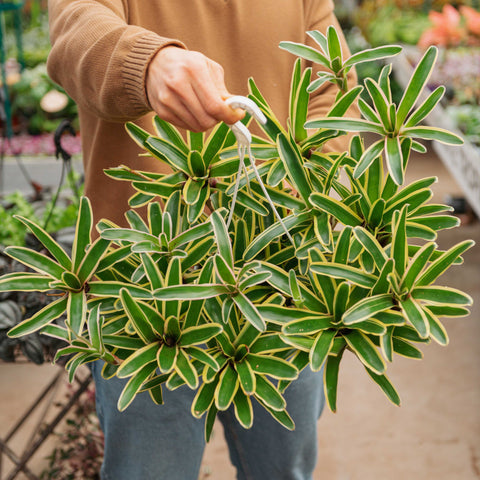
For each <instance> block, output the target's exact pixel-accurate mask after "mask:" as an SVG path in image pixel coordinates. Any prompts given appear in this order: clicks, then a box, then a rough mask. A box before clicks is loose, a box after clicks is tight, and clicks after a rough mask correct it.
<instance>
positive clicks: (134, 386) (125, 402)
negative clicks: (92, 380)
mask: <svg viewBox="0 0 480 480" xmlns="http://www.w3.org/2000/svg"><path fill="white" fill-rule="evenodd" d="M154 371H155V365H153V364H149V365H145V367H143V368H142V369H141V370H140V371H139V372H138V373H137V374H136V375H134V376H133V377H132V378H131V379H130V380H129V381H128V382H127V384H126V385H125V388H124V389H123V390H122V393H121V394H120V398H119V399H118V404H117V407H118V410H119V411H121V412H123V411H124V410H125V409H126V408H127V407H128V406H129V405H130V404H131V403H132V401H133V400H134V398H135V396H136V394H137V393H138V392H139V391H140V389H141V388H142V385H143V384H144V383H145V381H146V380H147V379H148V377H150V375H152V373H153V372H154Z"/></svg>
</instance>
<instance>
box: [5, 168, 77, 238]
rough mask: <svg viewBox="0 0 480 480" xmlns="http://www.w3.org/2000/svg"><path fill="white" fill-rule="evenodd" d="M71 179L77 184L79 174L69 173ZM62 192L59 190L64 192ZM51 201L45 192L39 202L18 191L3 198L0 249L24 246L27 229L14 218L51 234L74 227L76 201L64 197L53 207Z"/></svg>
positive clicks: (71, 196)
mask: <svg viewBox="0 0 480 480" xmlns="http://www.w3.org/2000/svg"><path fill="white" fill-rule="evenodd" d="M70 177H71V178H70V179H69V180H70V182H77V181H78V179H79V174H78V173H77V172H74V171H72V173H71V174H70ZM70 184H71V183H70ZM65 188H66V186H64V187H63V188H62V190H63V192H65ZM53 201H54V200H53V198H50V195H46V194H45V192H40V193H39V197H38V198H30V197H28V196H25V195H24V194H23V193H21V192H18V191H17V192H14V193H11V194H9V195H6V196H5V198H4V199H3V200H2V201H1V203H0V224H1V225H2V228H1V229H0V246H8V245H18V246H24V245H25V242H26V240H27V238H28V237H27V232H28V229H27V227H26V226H25V225H24V224H23V223H22V222H19V221H18V220H17V219H16V217H17V216H20V217H25V218H28V219H30V220H31V221H33V222H35V223H39V224H41V225H44V226H45V228H46V229H47V231H48V232H50V233H52V232H58V231H59V230H62V229H64V228H67V227H70V226H73V225H75V222H76V218H77V212H78V206H79V200H78V199H77V198H76V197H75V196H74V195H71V194H68V195H66V194H65V193H63V194H62V196H61V197H60V199H59V201H58V202H57V203H56V204H55V206H53ZM52 208H53V211H52ZM47 219H48V224H47V225H45V223H46V222H47Z"/></svg>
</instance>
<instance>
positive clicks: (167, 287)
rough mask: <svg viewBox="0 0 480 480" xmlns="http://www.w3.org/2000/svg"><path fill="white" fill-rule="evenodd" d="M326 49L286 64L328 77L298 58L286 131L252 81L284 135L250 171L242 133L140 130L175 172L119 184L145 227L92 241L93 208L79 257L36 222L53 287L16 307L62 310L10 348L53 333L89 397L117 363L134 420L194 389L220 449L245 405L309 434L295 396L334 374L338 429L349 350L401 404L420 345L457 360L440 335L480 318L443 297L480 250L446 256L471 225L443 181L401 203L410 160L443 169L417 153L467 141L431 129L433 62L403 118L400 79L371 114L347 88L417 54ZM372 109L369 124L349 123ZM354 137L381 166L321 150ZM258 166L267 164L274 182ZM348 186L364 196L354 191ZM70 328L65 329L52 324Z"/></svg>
mask: <svg viewBox="0 0 480 480" xmlns="http://www.w3.org/2000/svg"><path fill="white" fill-rule="evenodd" d="M309 35H310V36H311V37H312V38H313V39H314V40H315V41H316V42H317V44H318V46H319V48H318V49H314V48H311V47H307V46H305V45H303V46H302V45H299V44H293V43H289V42H283V43H282V48H285V49H287V50H289V51H291V52H293V53H295V54H300V56H302V57H305V58H308V59H309V60H313V61H316V62H318V63H319V64H320V65H322V67H323V68H329V69H330V72H327V73H322V74H320V76H319V77H318V78H317V79H315V80H313V81H312V79H311V75H312V70H311V69H306V70H305V71H302V70H301V66H300V65H301V62H300V60H297V62H296V63H295V68H294V72H293V77H292V87H291V96H290V117H289V121H288V127H287V128H286V129H285V128H284V127H283V126H282V125H281V123H280V122H279V120H278V119H277V118H276V117H275V114H274V113H273V111H272V110H271V108H270V107H269V105H268V103H267V101H266V100H265V98H264V97H263V95H262V94H261V93H260V91H259V89H258V87H257V86H256V85H255V83H254V81H253V80H252V81H250V83H249V87H250V98H251V99H252V100H254V101H255V103H256V104H257V105H258V107H259V108H260V109H261V111H262V112H263V114H264V115H265V117H266V119H267V121H266V123H265V124H264V125H262V126H261V128H262V129H263V132H264V134H265V136H266V138H263V139H262V138H259V137H254V138H253V145H252V147H251V151H249V152H248V158H246V159H245V161H246V165H245V168H242V163H241V161H240V157H241V156H242V151H241V148H238V147H237V146H235V144H234V142H235V137H234V135H233V133H232V131H231V130H230V128H229V127H228V126H227V125H225V124H220V125H218V126H217V127H216V128H215V129H214V130H213V131H212V132H211V133H210V135H209V136H208V137H207V136H205V135H204V134H199V133H192V132H190V133H188V136H187V139H186V141H185V140H184V139H183V138H182V136H181V135H180V133H179V132H178V131H177V130H176V129H175V128H174V127H173V126H171V125H169V124H168V123H166V122H164V121H162V120H161V119H159V118H156V119H155V120H154V127H155V129H156V132H157V134H156V135H151V134H149V133H148V132H146V131H144V130H142V129H141V128H139V127H137V126H135V125H134V124H128V125H127V129H128V131H129V132H130V134H131V136H132V137H133V138H134V140H135V141H136V142H137V143H138V144H139V145H140V146H141V147H142V148H143V149H145V151H146V152H148V154H149V155H152V156H153V157H155V158H157V159H158V160H159V161H161V162H164V163H166V164H168V165H169V166H170V167H171V169H172V173H170V174H158V173H153V172H141V171H137V170H134V169H132V168H130V167H126V166H120V167H118V168H112V169H109V170H108V171H107V172H106V173H107V175H109V176H110V177H113V178H115V179H118V180H121V181H127V182H130V183H131V184H132V186H133V188H134V189H135V191H136V193H135V194H134V195H133V196H132V197H131V198H130V206H131V207H132V210H129V211H128V212H126V218H127V221H128V224H129V227H128V228H120V227H118V226H117V225H114V224H113V223H111V222H109V221H108V220H102V221H101V222H99V223H98V224H97V225H96V229H97V231H98V233H99V234H100V235H99V236H98V238H97V239H96V240H92V234H93V228H94V225H93V220H92V211H91V207H90V203H89V201H88V199H86V198H83V199H82V202H81V205H80V210H79V215H78V220H77V225H76V236H75V239H74V241H73V248H72V254H71V255H68V254H67V252H65V250H64V249H63V248H62V247H61V246H60V245H59V244H58V243H57V242H56V241H55V240H54V239H53V238H52V237H51V236H50V235H48V234H47V233H46V232H45V231H44V230H43V229H42V228H40V227H38V226H37V225H35V224H34V223H32V222H30V221H28V220H26V219H24V218H21V219H20V220H21V221H22V222H23V223H24V224H25V225H26V226H27V227H28V228H29V229H30V230H31V232H32V233H33V234H34V235H35V236H36V237H37V239H38V240H39V241H40V243H41V244H42V245H43V246H44V247H45V249H46V250H47V251H48V252H49V255H41V254H39V253H37V252H34V251H32V250H30V249H27V248H21V247H9V248H8V249H7V253H8V255H10V256H11V257H12V258H14V259H16V260H17V261H19V262H22V263H24V264H25V265H27V266H28V267H29V268H31V269H33V270H34V271H35V272H37V273H17V274H10V275H4V276H3V277H2V278H1V279H0V291H18V290H20V291H27V292H35V291H37V292H49V291H52V290H54V291H57V292H59V296H58V298H57V299H56V300H55V301H54V302H52V303H51V304H49V305H48V306H46V307H45V308H43V309H42V310H41V311H39V312H37V313H36V314H34V315H33V316H32V317H31V318H29V319H27V320H25V321H23V322H22V323H21V324H20V325H18V326H16V327H14V328H13V329H12V330H11V331H10V332H9V335H10V336H11V337H12V338H17V337H21V336H23V335H26V334H29V333H32V332H36V331H41V332H42V333H44V334H47V335H50V336H53V337H56V338H59V339H62V340H64V341H66V342H68V343H69V346H68V347H66V348H65V349H62V350H61V351H59V352H58V354H57V357H60V356H61V355H62V354H69V355H73V356H72V357H71V359H70V360H69V361H68V362H67V365H66V368H67V370H68V372H69V375H70V378H71V379H72V378H73V376H74V374H75V371H76V369H77V368H78V367H79V366H80V365H82V364H85V363H88V362H91V361H94V360H97V359H103V360H105V362H106V363H105V366H104V369H103V375H104V377H105V378H110V377H113V376H115V375H116V376H117V377H119V378H127V379H128V382H127V383H126V386H125V388H124V390H123V392H122V394H121V396H120V398H119V401H118V407H119V409H120V410H123V409H125V408H127V407H128V405H129V404H130V403H131V402H132V401H133V399H134V397H135V395H136V394H137V393H138V392H140V391H148V392H149V393H150V395H151V397H152V399H153V400H154V401H155V402H157V403H162V385H165V386H166V387H167V388H169V389H175V388H177V387H179V386H181V385H183V384H187V385H188V387H190V388H191V389H194V390H197V394H196V396H195V399H194V401H193V404H192V414H193V415H194V416H195V417H198V418H200V417H201V416H203V415H205V414H206V417H207V418H206V422H205V428H206V438H207V439H208V438H209V437H210V434H211V430H212V426H213V422H214V420H215V417H216V415H217V412H218V411H219V410H220V411H222V410H226V409H227V408H229V407H230V406H231V405H233V406H234V410H235V415H236V418H237V420H238V421H239V422H240V423H241V424H242V425H243V426H244V427H245V428H249V427H250V426H251V425H252V423H253V410H252V401H257V402H258V403H259V404H260V405H262V406H263V407H264V408H265V409H266V410H267V411H269V412H270V413H271V414H272V416H273V417H274V418H275V419H277V420H278V421H279V422H280V423H281V424H282V425H284V426H285V427H286V428H290V429H292V428H294V423H293V421H292V419H291V418H290V416H289V415H288V413H287V411H286V403H285V400H284V398H283V395H282V393H283V391H284V390H285V388H287V387H288V385H289V384H290V383H291V382H292V381H294V380H295V379H296V378H297V376H298V374H299V372H300V371H301V370H302V369H303V368H307V366H308V365H309V366H310V368H311V369H312V370H314V371H318V370H320V369H321V368H322V367H324V378H325V392H326V397H327V402H328V405H329V406H330V408H331V409H332V410H333V411H335V410H336V399H337V381H338V374H339V366H340V363H341V359H342V356H343V354H344V353H345V352H346V351H350V352H351V353H353V354H354V355H355V356H356V357H357V358H358V360H359V361H360V362H361V363H362V364H363V366H364V367H365V369H366V372H367V374H368V375H369V377H370V378H372V380H373V381H374V382H376V383H377V384H378V385H379V386H380V388H381V389H382V391H383V392H384V393H385V394H386V395H387V397H388V398H389V399H390V400H391V401H392V402H393V403H395V404H399V403H400V398H399V395H398V393H397V392H396V390H395V388H394V387H393V385H392V384H391V382H390V380H389V379H388V377H387V376H386V374H385V372H386V362H385V360H386V361H392V360H393V356H394V353H397V354H400V355H403V356H407V357H410V358H421V357H422V353H421V351H420V350H419V349H418V348H417V347H416V346H415V345H414V344H415V343H420V344H425V343H428V342H429V341H430V339H433V340H435V341H436V342H438V343H439V344H441V345H446V344H447V343H448V336H447V333H446V330H445V328H444V326H443V325H442V323H441V321H440V319H439V317H442V316H447V317H448V316H452V317H457V316H464V315H466V314H468V309H467V308H466V306H468V305H470V304H471V303H472V299H471V298H470V297H469V296H468V295H466V294H465V293H463V292H460V291H458V290H456V289H453V288H449V287H444V286H438V285H435V282H436V281H437V279H438V278H439V277H440V276H441V275H442V274H443V273H444V272H445V271H446V270H447V269H448V268H449V267H450V266H451V265H453V264H455V263H461V261H462V259H461V255H462V254H463V253H464V252H465V251H466V250H468V249H469V248H470V247H471V246H472V245H473V242H471V241H464V242H461V243H460V244H458V245H455V246H453V247H451V248H450V249H449V250H447V251H441V250H438V248H437V245H436V244H435V243H434V242H435V239H436V237H437V233H438V231H440V230H442V229H445V228H452V227H455V226H457V225H458V219H456V218H455V217H453V216H451V215H448V214H447V213H448V212H449V211H450V210H451V209H449V208H448V207H446V206H444V205H436V204H429V203H428V201H429V199H430V198H431V196H432V192H431V190H430V188H429V187H430V186H431V185H432V184H433V183H434V182H435V181H436V178H435V177H430V178H425V179H421V180H417V181H416V182H413V183H412V184H410V185H403V181H404V172H405V169H406V167H407V164H408V159H409V155H410V152H411V150H412V149H413V150H417V151H420V152H425V151H426V149H425V147H424V146H423V145H421V144H420V143H419V141H418V139H428V140H438V141H442V142H446V143H451V144H457V145H458V144H461V143H462V140H461V139H460V138H459V137H458V136H456V135H454V134H452V133H449V132H447V131H445V130H442V129H439V128H430V127H423V126H420V125H419V123H420V122H421V121H422V120H423V119H424V118H425V117H426V116H427V115H428V114H429V113H430V111H431V110H432V109H433V108H434V107H435V105H436V104H437V103H438V102H439V101H440V99H441V97H442V95H443V93H444V89H443V88H442V87H439V88H438V89H437V90H435V91H434V92H432V93H431V94H430V95H429V97H428V98H427V100H425V101H424V102H423V103H421V104H420V105H418V103H419V97H420V95H421V94H422V91H423V89H424V87H425V84H426V82H427V80H428V78H429V76H430V74H431V71H432V69H433V64H434V62H435V58H436V56H437V51H436V48H435V47H432V48H431V49H429V50H428V51H427V52H426V54H425V56H424V58H423V59H422V60H421V61H420V62H419V64H418V66H417V68H416V70H415V72H414V74H413V76H412V79H411V82H410V84H409V85H408V87H407V88H406V90H405V92H404V94H403V97H402V99H401V101H400V102H399V104H398V105H396V104H394V103H393V102H392V96H391V90H390V66H386V67H384V68H383V70H382V72H381V74H380V77H379V78H378V79H377V80H373V79H367V80H366V82H365V83H366V89H367V92H368V94H369V96H370V97H371V103H372V105H373V106H372V107H371V106H369V105H368V104H367V103H366V102H364V101H362V100H361V99H360V100H358V97H359V95H360V92H361V87H359V86H357V87H354V88H353V89H352V90H348V86H347V84H346V82H345V75H346V73H347V71H348V70H349V69H350V68H353V67H354V66H355V65H356V64H358V63H361V62H365V61H374V60H377V59H379V58H384V57H388V56H391V55H394V54H396V53H398V51H399V48H398V47H382V48H379V49H371V50H367V51H364V52H358V53H356V54H354V55H353V56H352V57H350V58H344V55H343V53H342V50H341V47H340V42H339V38H338V35H337V33H336V31H335V29H334V28H333V27H330V28H329V29H328V31H327V35H323V34H322V33H320V32H309ZM322 82H332V83H333V84H335V85H337V86H338V87H339V93H338V96H337V98H336V101H335V103H334V105H332V107H331V109H330V111H329V112H328V113H327V115H326V117H325V118H323V119H318V120H313V121H309V122H307V121H306V120H307V116H308V101H309V92H311V91H314V90H315V89H316V88H317V87H318V86H319V85H320V84H321V83H322ZM357 100H358V105H359V107H360V110H361V112H362V114H363V116H364V119H357V118H354V119H351V118H344V116H345V114H346V112H347V111H348V110H349V108H350V107H351V106H352V105H353V104H354V103H355V102H356V101H357ZM309 129H310V130H309ZM311 129H315V130H314V133H311ZM347 131H354V132H364V131H366V132H371V133H374V134H377V135H378V136H380V139H379V140H378V141H376V142H374V143H373V144H372V145H371V146H369V147H368V148H366V147H365V145H364V142H363V140H362V138H361V136H360V135H354V136H353V139H352V140H351V143H350V147H349V150H348V151H346V152H334V153H326V152H325V151H324V150H323V146H324V145H325V143H326V142H327V141H328V140H329V139H331V138H335V137H338V136H340V135H343V134H345V132H347ZM254 155H255V157H257V158H258V159H260V160H263V162H262V164H261V165H260V166H259V167H258V173H259V175H258V176H257V174H256V170H255V169H254V168H253V162H254V161H255V160H254V157H253V156H254ZM383 157H385V160H386V163H387V166H388V173H387V172H385V171H384V166H383ZM341 172H343V173H344V174H345V175H346V177H347V178H348V182H341V181H340V173H341ZM345 183H347V184H345ZM236 185H239V187H240V190H239V191H238V195H237V192H236ZM265 191H266V192H267V193H268V197H270V200H271V202H273V204H274V206H275V210H276V214H278V215H279V216H280V217H281V220H278V219H277V217H276V215H275V214H274V211H273V209H272V208H271V206H270V200H268V197H267V195H266V194H265ZM157 197H160V199H161V200H162V203H160V202H158V201H156V200H157ZM234 198H235V199H236V201H234ZM267 200H268V201H267ZM141 206H146V207H147V214H146V216H145V217H141V216H140V215H139V213H137V212H136V211H135V210H134V208H137V207H141ZM206 209H208V210H209V211H210V212H211V214H210V215H209V216H207V214H206ZM229 210H230V213H232V215H233V217H232V219H231V221H230V213H229ZM65 312H66V314H67V319H66V322H65V327H62V326H58V325H55V324H53V322H54V321H55V319H56V318H58V317H60V316H61V315H62V314H64V313H65Z"/></svg>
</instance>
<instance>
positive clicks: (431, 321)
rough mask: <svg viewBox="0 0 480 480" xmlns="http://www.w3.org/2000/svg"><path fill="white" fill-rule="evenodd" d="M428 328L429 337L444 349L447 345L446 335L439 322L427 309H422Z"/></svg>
mask: <svg viewBox="0 0 480 480" xmlns="http://www.w3.org/2000/svg"><path fill="white" fill-rule="evenodd" d="M424 312H425V315H426V317H427V319H428V325H429V327H430V337H431V338H433V339H434V340H435V341H436V342H437V343H438V344H439V345H442V347H445V346H447V345H448V341H449V340H448V334H447V331H446V330H445V327H444V326H443V325H442V323H441V322H440V320H439V319H438V318H437V317H436V316H435V315H434V314H433V313H432V312H431V311H430V310H428V308H426V309H424Z"/></svg>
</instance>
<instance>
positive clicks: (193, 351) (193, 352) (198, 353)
mask: <svg viewBox="0 0 480 480" xmlns="http://www.w3.org/2000/svg"><path fill="white" fill-rule="evenodd" d="M184 351H185V353H187V354H188V355H190V356H191V357H192V358H193V359H195V360H197V361H199V362H201V363H203V364H204V365H206V366H208V367H210V368H212V369H213V370H214V371H218V370H219V369H220V365H219V364H218V362H217V361H216V360H215V358H214V357H212V355H210V354H209V353H208V352H207V351H206V350H204V349H203V348H199V347H184Z"/></svg>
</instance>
